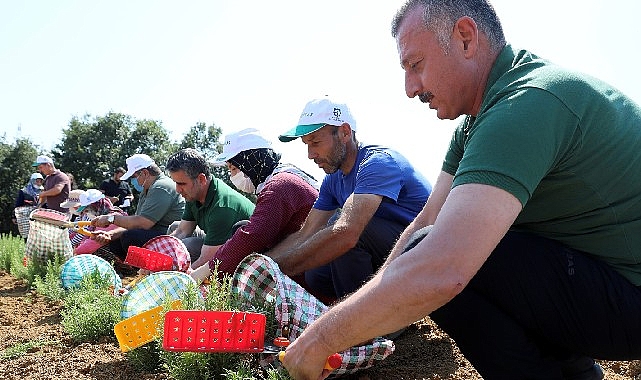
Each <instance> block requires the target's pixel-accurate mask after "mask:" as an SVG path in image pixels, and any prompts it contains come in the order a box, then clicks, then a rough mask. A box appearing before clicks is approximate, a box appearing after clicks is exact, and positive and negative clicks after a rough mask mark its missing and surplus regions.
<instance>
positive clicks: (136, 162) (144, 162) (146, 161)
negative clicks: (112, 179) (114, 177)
mask: <svg viewBox="0 0 641 380" xmlns="http://www.w3.org/2000/svg"><path fill="white" fill-rule="evenodd" d="M152 164H154V160H152V159H151V157H149V156H148V155H146V154H134V155H133V156H131V157H129V158H128V159H127V172H126V173H125V174H123V175H122V177H120V180H121V181H126V180H127V178H129V177H131V175H132V174H134V173H135V172H137V171H138V170H140V169H144V168H148V167H149V166H151V165H152Z"/></svg>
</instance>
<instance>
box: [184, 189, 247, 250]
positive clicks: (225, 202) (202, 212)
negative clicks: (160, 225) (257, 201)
mask: <svg viewBox="0 0 641 380" xmlns="http://www.w3.org/2000/svg"><path fill="white" fill-rule="evenodd" d="M253 212H254V204H253V203H252V202H251V201H250V200H249V199H247V198H245V197H244V196H243V195H242V194H240V193H239V192H237V191H236V190H234V189H232V188H231V187H230V186H229V185H227V184H226V183H225V182H223V181H221V180H220V179H218V178H216V177H211V182H210V183H209V189H208V190H207V197H206V198H205V203H204V204H201V203H200V202H198V201H189V202H186V203H185V211H184V212H183V216H182V218H183V220H187V221H195V222H196V224H197V225H198V227H200V229H201V230H203V231H204V232H205V241H204V244H205V245H211V246H215V245H221V244H223V243H224V242H226V241H227V239H229V238H230V237H231V235H232V227H233V225H234V224H235V223H236V222H238V221H240V220H247V219H249V217H250V216H251V214H252V213H253Z"/></svg>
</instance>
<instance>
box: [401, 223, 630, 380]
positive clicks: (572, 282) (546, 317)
mask: <svg viewBox="0 0 641 380" xmlns="http://www.w3.org/2000/svg"><path fill="white" fill-rule="evenodd" d="M428 232H429V227H428V228H426V229H424V230H421V231H417V233H415V235H414V236H413V239H414V241H413V242H410V243H409V244H408V247H412V246H413V245H415V244H416V243H418V241H420V240H421V239H423V238H424V237H425V236H426V234H427V233H428ZM430 317H431V318H432V320H434V321H435V322H436V323H437V324H438V325H439V327H441V328H442V329H443V330H444V331H445V332H447V333H448V334H449V335H450V337H452V339H454V341H455V342H456V344H457V346H458V347H459V348H460V349H461V351H462V352H463V354H464V355H465V357H466V358H467V359H468V360H469V361H470V362H471V363H472V364H473V365H474V367H475V368H476V369H477V370H478V372H479V373H480V374H481V375H482V376H483V378H484V379H486V380H493V379H566V378H571V376H572V375H573V374H576V373H578V372H581V371H583V370H585V369H587V368H589V367H590V366H592V364H593V363H594V361H593V360H592V358H596V359H608V360H631V359H640V358H641V289H640V288H639V287H636V286H634V285H633V284H632V283H630V282H629V281H628V280H627V279H625V278H624V277H623V276H621V275H620V274H619V273H618V272H616V271H615V270H613V269H612V268H611V267H610V266H609V265H607V264H605V263H604V262H602V261H600V260H599V259H596V258H594V257H592V256H590V255H588V254H585V253H582V252H579V251H577V250H573V249H570V248H567V247H565V246H564V245H562V244H560V243H558V242H556V241H553V240H549V239H545V238H542V237H538V236H535V235H532V234H528V233H519V232H508V233H507V234H506V235H505V237H504V238H503V240H502V241H501V242H500V243H499V245H498V246H497V247H496V249H495V250H494V251H493V252H492V254H491V255H490V257H489V258H488V260H487V261H486V262H485V264H484V265H483V266H482V267H481V269H480V270H479V272H478V273H477V274H476V275H475V276H474V278H473V279H472V280H471V282H470V283H469V284H468V286H467V287H465V289H464V290H463V291H462V292H461V293H460V294H459V295H458V296H456V297H455V298H454V299H452V300H451V301H450V302H449V303H447V304H446V305H444V306H443V307H441V308H440V309H438V310H436V311H434V312H433V313H432V314H431V315H430Z"/></svg>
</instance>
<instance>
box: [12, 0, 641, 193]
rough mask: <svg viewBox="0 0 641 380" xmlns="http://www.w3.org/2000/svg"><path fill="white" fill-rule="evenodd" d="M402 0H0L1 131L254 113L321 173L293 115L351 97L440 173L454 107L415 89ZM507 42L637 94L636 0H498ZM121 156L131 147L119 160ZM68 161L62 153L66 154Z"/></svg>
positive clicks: (42, 134)
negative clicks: (293, 133)
mask: <svg viewBox="0 0 641 380" xmlns="http://www.w3.org/2000/svg"><path fill="white" fill-rule="evenodd" d="M402 3H403V1H402V0H385V1H371V0H323V1H309V0H273V1H269V2H266V1H258V0H248V1H237V0H194V1H180V2H178V1H165V0H154V1H152V0H138V1H127V0H113V1H86V0H77V1H74V0H56V1H49V0H31V1H10V0H0V136H4V137H5V141H6V142H8V143H11V142H13V141H15V139H16V138H18V137H27V138H30V139H31V141H32V142H34V143H35V144H37V145H38V146H39V147H40V148H41V150H42V151H44V152H47V151H49V150H51V149H52V148H53V147H54V146H55V145H56V144H57V143H59V142H60V141H61V138H62V136H63V133H62V132H63V129H64V128H66V127H67V125H68V123H69V121H70V120H71V119H72V117H74V116H75V117H80V118H81V117H83V116H84V115H87V114H88V115H91V116H92V117H95V116H103V115H105V114H106V113H108V112H110V111H112V112H119V113H124V114H128V115H130V116H132V117H134V118H136V119H151V120H157V121H160V122H161V123H162V125H163V126H164V127H165V128H166V129H167V130H168V131H170V134H171V135H170V137H171V139H172V140H173V141H179V140H180V139H181V138H182V136H183V135H184V133H186V132H187V131H188V130H189V128H190V127H192V126H193V125H195V124H196V123H198V122H204V123H206V124H207V125H211V124H215V125H216V126H218V127H220V128H221V129H222V131H223V135H225V134H227V133H232V132H234V131H238V130H240V129H243V128H248V127H254V128H258V129H260V130H261V131H262V132H263V134H265V135H266V136H267V137H268V138H270V139H272V140H273V141H274V149H276V150H277V151H279V152H281V153H283V161H286V162H290V163H294V164H296V165H298V166H299V167H301V168H303V169H305V170H307V171H309V172H311V173H312V174H314V175H315V176H317V178H320V177H322V174H323V173H322V171H320V169H318V168H317V167H316V166H315V164H314V163H313V162H311V161H309V160H308V159H307V151H306V149H305V146H304V144H303V143H302V142H300V139H298V140H296V141H294V142H290V143H287V144H285V143H281V142H279V141H278V140H277V136H278V135H279V134H280V133H282V132H284V131H286V130H288V129H289V128H291V127H293V126H295V125H296V122H297V121H298V117H299V115H300V113H301V111H302V109H303V107H304V105H305V103H307V101H309V100H311V99H314V98H318V97H322V96H324V95H330V96H332V97H334V98H337V99H341V100H343V101H345V102H347V104H348V105H349V106H350V108H351V110H352V113H353V115H354V117H355V119H356V123H357V128H358V132H357V137H358V138H359V140H360V141H363V142H368V143H375V144H385V145H388V146H390V147H392V148H395V149H397V150H398V151H400V152H401V153H403V154H404V155H405V156H407V157H408V158H409V159H410V161H411V162H412V163H413V164H414V165H415V166H416V167H417V168H418V169H419V170H420V171H421V172H422V173H423V174H424V175H425V176H426V177H427V178H428V179H429V180H430V181H431V182H432V183H433V182H434V181H435V180H436V177H437V175H438V173H439V171H440V168H441V163H442V160H443V157H444V154H445V151H446V149H447V145H448V142H449V139H450V135H451V132H452V130H453V128H454V127H455V125H456V124H457V123H458V121H450V120H439V119H438V118H437V117H436V114H435V111H433V110H430V109H429V108H428V107H427V105H424V104H421V103H420V102H419V101H418V100H417V99H409V98H407V97H406V95H405V91H404V82H403V71H402V70H401V68H400V64H399V60H398V53H397V50H396V43H395V41H394V39H393V38H392V37H391V34H390V22H391V19H392V17H393V15H394V13H395V12H396V10H397V9H398V8H399V7H400V6H401V4H402ZM492 4H493V5H494V7H495V9H496V11H497V13H498V15H499V18H500V19H501V21H502V23H503V29H504V32H505V34H506V37H507V40H508V42H510V43H511V44H513V45H515V46H517V47H522V48H526V49H528V50H530V51H532V52H534V53H536V54H538V55H540V56H543V57H545V58H547V59H549V60H551V61H553V62H556V63H559V64H561V65H564V66H566V67H569V68H572V69H575V70H578V71H581V72H585V73H588V74H591V75H593V76H596V77H599V78H601V79H604V80H606V81H607V82H609V83H611V84H612V85H614V86H615V87H617V88H619V89H621V90H622V91H623V92H624V93H626V94H628V95H629V96H631V97H632V98H633V99H634V100H635V101H637V102H640V103H641V75H640V74H639V72H638V67H639V66H640V61H641V60H640V58H641V53H640V50H639V36H640V35H641V33H640V32H641V26H640V25H639V20H638V15H639V14H641V2H639V1H638V0H610V1H608V2H604V1H602V0H598V1H597V0H583V1H578V0H554V1H552V0H539V1H536V2H528V3H523V2H521V1H514V0H495V1H493V2H492ZM123 165H124V163H123ZM61 169H63V170H64V168H61Z"/></svg>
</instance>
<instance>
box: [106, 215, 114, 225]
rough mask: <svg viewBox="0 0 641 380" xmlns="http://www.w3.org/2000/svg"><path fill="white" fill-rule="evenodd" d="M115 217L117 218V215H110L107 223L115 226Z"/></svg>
mask: <svg viewBox="0 0 641 380" xmlns="http://www.w3.org/2000/svg"><path fill="white" fill-rule="evenodd" d="M115 217H116V216H115V215H113V214H111V215H108V216H107V222H109V224H113V222H114V218H115Z"/></svg>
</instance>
